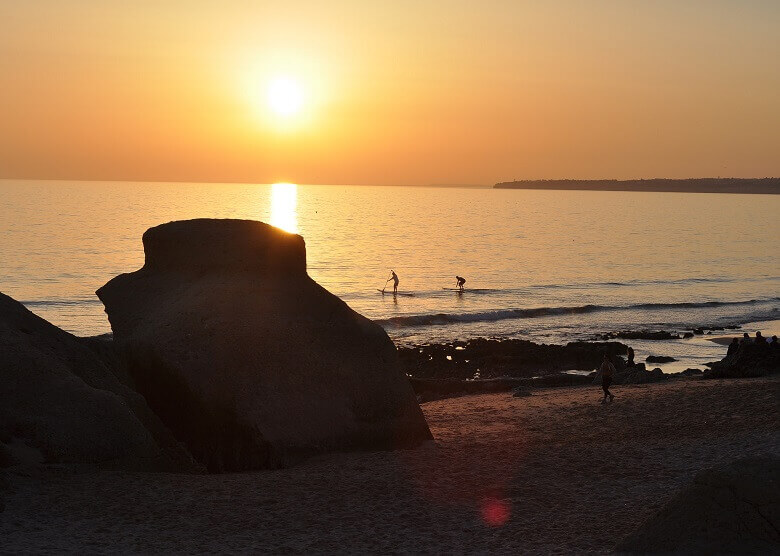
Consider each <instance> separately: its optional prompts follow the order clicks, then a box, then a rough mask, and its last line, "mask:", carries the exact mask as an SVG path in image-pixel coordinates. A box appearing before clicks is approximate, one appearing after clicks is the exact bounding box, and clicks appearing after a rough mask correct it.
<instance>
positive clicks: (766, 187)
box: [493, 178, 780, 195]
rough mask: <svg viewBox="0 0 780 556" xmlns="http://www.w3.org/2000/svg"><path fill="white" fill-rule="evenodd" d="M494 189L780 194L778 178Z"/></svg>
mask: <svg viewBox="0 0 780 556" xmlns="http://www.w3.org/2000/svg"><path fill="white" fill-rule="evenodd" d="M493 187H494V188H495V189H571V190H586V191H655V192H678V193H763V194H774V195H777V194H780V178H698V179H688V180H674V179H664V178H656V179H649V180H520V181H509V182H501V183H497V184H496V185H494V186H493Z"/></svg>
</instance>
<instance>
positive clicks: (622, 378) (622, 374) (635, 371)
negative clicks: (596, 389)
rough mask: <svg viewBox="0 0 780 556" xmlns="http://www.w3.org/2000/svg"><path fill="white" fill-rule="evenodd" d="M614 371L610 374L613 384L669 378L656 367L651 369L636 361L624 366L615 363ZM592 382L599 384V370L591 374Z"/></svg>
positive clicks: (618, 359) (638, 382)
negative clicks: (632, 364)
mask: <svg viewBox="0 0 780 556" xmlns="http://www.w3.org/2000/svg"><path fill="white" fill-rule="evenodd" d="M612 362H613V363H616V362H617V363H620V362H622V360H621V359H620V358H617V360H615V359H613V361H612ZM615 367H616V371H615V373H614V374H613V375H612V382H613V384H647V383H648V382H660V381H662V380H666V379H667V378H669V375H667V374H664V372H663V371H662V370H661V369H659V368H658V367H656V368H655V369H653V370H652V371H648V370H647V369H646V368H645V364H644V363H637V364H636V365H634V366H633V367H626V366H625V364H622V365H621V364H616V365H615ZM593 384H601V371H597V372H596V373H595V374H594V375H593Z"/></svg>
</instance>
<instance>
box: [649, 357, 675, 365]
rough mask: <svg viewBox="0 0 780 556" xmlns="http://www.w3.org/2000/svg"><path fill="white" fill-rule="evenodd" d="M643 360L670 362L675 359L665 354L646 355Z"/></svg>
mask: <svg viewBox="0 0 780 556" xmlns="http://www.w3.org/2000/svg"><path fill="white" fill-rule="evenodd" d="M645 361H647V362H648V363H671V362H672V361H677V359H675V358H674V357H669V356H667V355H648V356H647V357H646V358H645Z"/></svg>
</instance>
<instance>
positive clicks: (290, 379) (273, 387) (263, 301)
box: [97, 219, 431, 471]
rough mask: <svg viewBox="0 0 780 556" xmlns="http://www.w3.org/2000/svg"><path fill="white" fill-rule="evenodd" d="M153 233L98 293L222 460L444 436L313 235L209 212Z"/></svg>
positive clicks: (140, 365)
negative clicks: (309, 239)
mask: <svg viewBox="0 0 780 556" xmlns="http://www.w3.org/2000/svg"><path fill="white" fill-rule="evenodd" d="M143 243H144V251H145V255H146V261H145V264H144V266H143V267H142V268H141V269H140V270H138V271H136V272H132V273H129V274H123V275H120V276H117V277H116V278H114V279H113V280H111V281H110V282H108V283H107V284H106V285H105V286H103V287H102V288H100V289H99V290H98V292H97V293H98V296H99V297H100V299H101V301H103V303H104V304H105V306H106V312H107V313H108V317H109V321H110V322H111V327H112V329H113V331H114V341H115V342H116V344H117V346H118V348H119V350H120V351H121V353H122V355H123V357H124V358H125V360H126V361H127V366H128V367H127V368H128V372H129V374H130V375H131V376H132V378H133V380H134V382H135V385H136V387H137V388H138V390H139V391H140V392H141V393H142V394H143V395H144V396H145V397H146V399H147V400H148V401H149V404H150V405H151V406H152V408H153V409H154V410H155V411H156V412H157V414H158V415H159V416H160V418H161V419H162V420H163V421H164V422H165V423H166V424H167V425H168V426H169V427H170V428H171V430H172V431H173V432H174V434H176V436H177V437H178V438H179V439H180V440H182V441H183V442H185V444H186V445H187V446H188V448H189V449H190V450H191V451H192V453H193V455H194V456H195V457H196V459H197V460H198V461H200V462H202V463H203V464H205V465H206V466H207V467H208V469H209V470H212V471H238V470H248V469H258V468H268V467H278V466H282V465H286V464H288V463H291V462H294V461H296V460H297V459H298V458H300V457H303V456H306V455H309V454H312V453H316V452H321V451H326V450H337V449H367V448H377V449H380V448H381V449H385V448H386V449H392V448H401V447H408V446H413V445H416V444H418V443H420V442H422V441H425V440H428V439H430V438H431V434H430V431H429V430H428V426H427V424H426V422H425V418H424V417H423V414H422V412H421V410H420V407H419V405H418V404H417V402H416V399H415V396H414V393H413V391H412V388H411V387H410V385H409V382H408V381H407V380H406V379H405V377H404V375H403V373H402V372H401V369H400V365H399V361H398V355H397V353H396V350H395V346H394V345H393V343H392V342H391V341H390V339H389V338H388V336H387V334H385V332H384V330H383V329H382V328H381V327H380V326H379V325H377V324H375V323H373V322H371V321H370V320H368V319H367V318H365V317H363V316H361V315H359V314H357V313H355V312H354V311H353V310H352V309H350V308H349V307H348V306H347V305H346V304H345V303H344V302H343V301H341V300H340V299H338V298H337V297H336V296H334V295H332V294H330V293H329V292H328V291H326V290H325V289H324V288H322V287H321V286H319V285H318V284H317V283H315V282H314V281H313V280H312V279H311V278H310V277H309V276H308V274H307V273H306V249H305V244H304V241H303V238H302V237H301V236H299V235H295V234H289V233H287V232H284V231H282V230H280V229H278V228H274V227H272V226H269V225H267V224H263V223H261V222H256V221H250V220H210V219H200V220H189V221H181V222H171V223H168V224H163V225H161V226H157V227H154V228H151V229H149V230H147V231H146V233H145V234H144V236H143Z"/></svg>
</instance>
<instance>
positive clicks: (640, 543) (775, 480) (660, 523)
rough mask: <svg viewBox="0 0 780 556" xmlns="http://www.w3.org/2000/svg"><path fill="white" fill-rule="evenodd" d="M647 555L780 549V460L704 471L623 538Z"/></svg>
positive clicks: (628, 548) (626, 548)
mask: <svg viewBox="0 0 780 556" xmlns="http://www.w3.org/2000/svg"><path fill="white" fill-rule="evenodd" d="M615 550H616V551H617V552H628V553H642V554H777V553H778V552H780V459H778V458H777V457H776V456H767V457H761V458H746V459H741V460H737V461H735V462H733V463H731V464H729V465H724V466H721V467H717V468H715V469H710V470H707V471H702V472H701V473H699V474H698V475H697V476H696V478H695V479H694V480H693V484H691V485H690V486H688V487H686V488H684V489H683V490H682V491H681V492H680V493H679V494H677V495H676V496H675V497H674V498H672V500H671V501H669V502H668V503H667V504H666V505H665V506H664V507H663V508H662V509H661V510H660V511H659V512H657V513H656V514H655V515H654V516H652V517H651V518H650V519H648V520H647V521H646V522H645V523H643V524H642V525H640V526H639V528H638V529H637V530H636V531H634V532H633V533H631V534H630V535H629V536H628V537H626V538H625V539H624V540H623V541H622V542H620V543H619V544H618V545H617V546H616V547H615Z"/></svg>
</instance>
